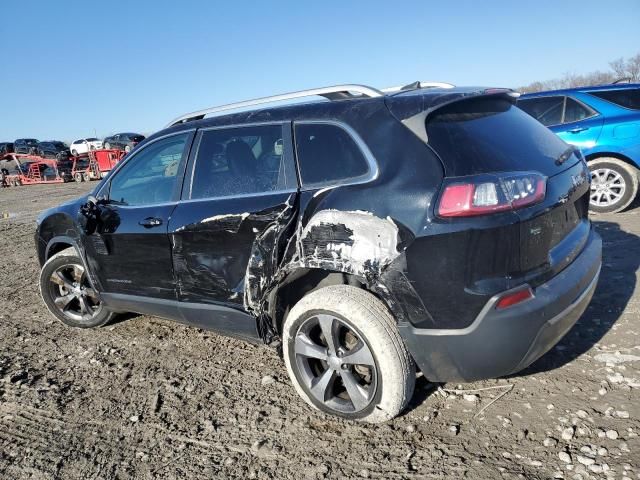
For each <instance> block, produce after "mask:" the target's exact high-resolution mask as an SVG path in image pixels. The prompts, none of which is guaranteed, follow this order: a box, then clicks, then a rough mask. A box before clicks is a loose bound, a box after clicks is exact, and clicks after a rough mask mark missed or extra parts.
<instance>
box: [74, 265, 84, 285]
mask: <svg viewBox="0 0 640 480" xmlns="http://www.w3.org/2000/svg"><path fill="white" fill-rule="evenodd" d="M83 273H84V268H82V267H81V266H80V265H74V266H73V279H74V280H75V281H76V282H78V283H80V282H81V281H82V274H83Z"/></svg>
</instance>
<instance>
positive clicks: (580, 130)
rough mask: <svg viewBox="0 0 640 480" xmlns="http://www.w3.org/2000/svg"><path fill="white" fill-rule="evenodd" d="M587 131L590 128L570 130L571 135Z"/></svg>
mask: <svg viewBox="0 0 640 480" xmlns="http://www.w3.org/2000/svg"><path fill="white" fill-rule="evenodd" d="M585 130H589V127H576V128H572V129H571V130H569V133H579V132H584V131H585Z"/></svg>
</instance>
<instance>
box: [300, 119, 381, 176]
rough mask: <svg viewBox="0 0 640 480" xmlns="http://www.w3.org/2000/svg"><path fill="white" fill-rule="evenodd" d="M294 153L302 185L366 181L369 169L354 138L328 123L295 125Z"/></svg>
mask: <svg viewBox="0 0 640 480" xmlns="http://www.w3.org/2000/svg"><path fill="white" fill-rule="evenodd" d="M295 139H296V153H297V156H298V163H299V166H300V176H301V179H302V184H303V185H304V186H313V185H322V184H328V183H331V184H333V183H349V182H352V181H358V180H361V179H366V178H367V177H368V176H370V175H371V173H372V172H371V166H370V163H369V162H368V161H367V159H366V157H365V155H364V153H363V151H362V149H361V148H360V147H359V146H358V144H357V143H356V141H355V140H354V138H353V137H352V136H351V135H350V134H349V133H348V132H347V131H346V130H345V129H343V128H342V127H340V126H338V125H334V124H329V123H298V124H296V125H295Z"/></svg>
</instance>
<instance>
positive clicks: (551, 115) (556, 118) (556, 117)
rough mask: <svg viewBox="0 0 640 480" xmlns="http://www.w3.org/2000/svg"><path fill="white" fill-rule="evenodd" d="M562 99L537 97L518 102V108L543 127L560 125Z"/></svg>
mask: <svg viewBox="0 0 640 480" xmlns="http://www.w3.org/2000/svg"><path fill="white" fill-rule="evenodd" d="M563 106H564V97H539V98H524V99H522V100H518V107H520V108H521V109H522V110H524V111H525V112H527V113H528V114H529V115H531V116H532V117H533V118H535V119H536V120H538V121H539V122H540V123H542V124H543V125H544V126H545V127H548V126H550V125H558V124H560V123H562V108H563Z"/></svg>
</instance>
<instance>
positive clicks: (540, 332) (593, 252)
mask: <svg viewBox="0 0 640 480" xmlns="http://www.w3.org/2000/svg"><path fill="white" fill-rule="evenodd" d="M601 264H602V240H601V239H600V236H599V235H598V234H597V233H596V232H595V231H594V230H592V231H591V232H590V235H589V238H588V240H587V243H586V245H585V247H584V249H583V251H582V253H580V255H578V257H576V258H575V260H574V261H573V262H572V263H571V264H570V265H569V266H567V267H566V268H565V269H564V270H563V271H562V272H560V273H559V274H558V275H556V276H555V277H553V278H552V279H551V280H549V281H548V282H547V283H545V284H542V285H540V286H538V287H537V288H536V289H535V290H534V298H532V299H531V300H527V301H525V302H523V303H521V304H518V305H515V306H513V307H510V308H506V309H504V310H496V308H495V304H496V302H497V301H498V299H499V297H500V295H502V294H499V295H496V296H494V297H492V298H491V299H490V300H489V301H488V302H487V304H486V305H485V307H484V308H483V309H482V311H481V312H480V314H479V315H478V316H477V318H476V319H475V320H474V322H473V323H472V324H471V325H469V326H468V327H467V328H463V329H456V330H434V329H420V328H415V327H413V326H412V325H410V324H401V325H399V326H398V327H399V330H400V333H401V335H402V337H403V338H404V340H405V342H406V344H407V346H408V348H409V351H410V352H411V354H412V355H413V358H414V359H415V361H416V363H417V364H418V366H419V367H420V369H421V370H422V372H423V373H424V375H425V376H426V377H427V378H428V379H429V380H431V381H436V382H450V381H473V380H479V379H483V378H496V377H501V376H504V375H509V374H511V373H515V372H517V371H519V370H522V369H523V368H526V367H527V366H529V365H530V364H531V363H533V362H534V361H535V360H537V359H538V358H540V357H541V356H542V355H543V354H544V353H546V352H547V351H548V350H550V349H551V348H552V347H553V346H554V345H555V344H556V343H558V341H560V339H561V338H562V337H563V336H564V335H565V334H566V333H567V332H568V331H569V330H570V329H571V327H572V326H573V325H574V324H575V323H576V322H577V321H578V319H579V318H580V316H581V315H582V313H583V312H584V311H585V309H586V308H587V305H588V304H589V302H590V301H591V297H592V296H593V292H594V291H595V289H596V284H597V281H598V276H599V273H600V267H601Z"/></svg>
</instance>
